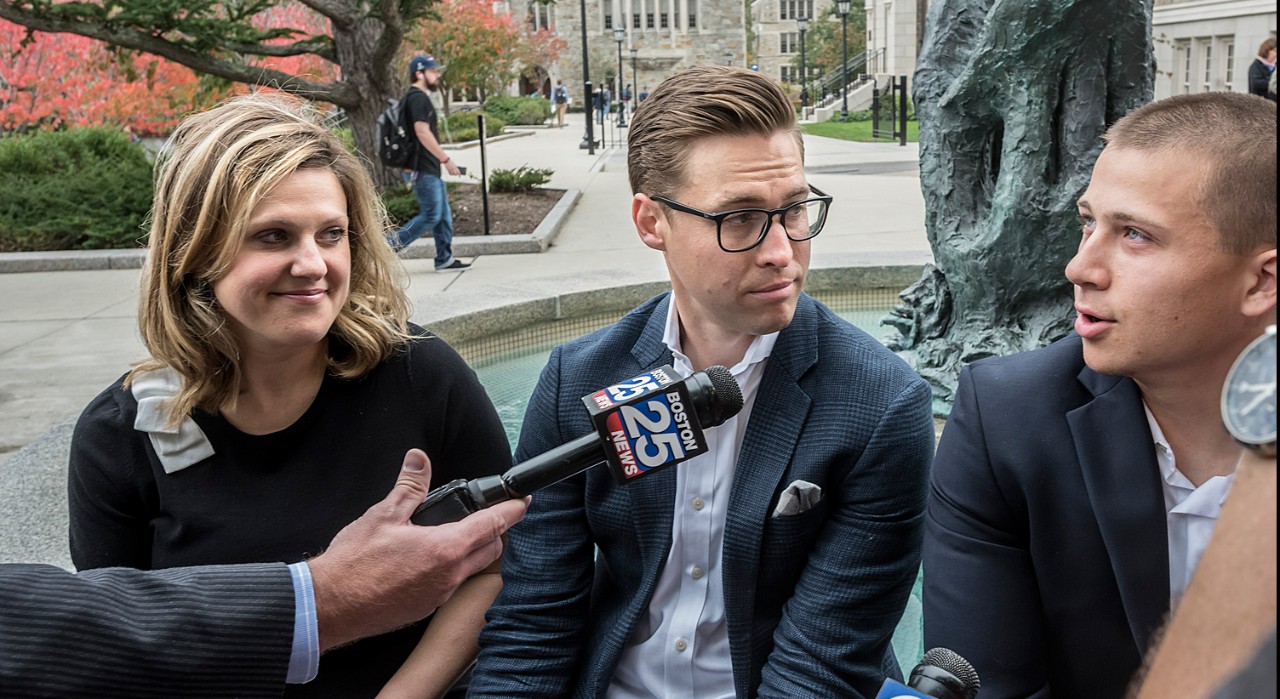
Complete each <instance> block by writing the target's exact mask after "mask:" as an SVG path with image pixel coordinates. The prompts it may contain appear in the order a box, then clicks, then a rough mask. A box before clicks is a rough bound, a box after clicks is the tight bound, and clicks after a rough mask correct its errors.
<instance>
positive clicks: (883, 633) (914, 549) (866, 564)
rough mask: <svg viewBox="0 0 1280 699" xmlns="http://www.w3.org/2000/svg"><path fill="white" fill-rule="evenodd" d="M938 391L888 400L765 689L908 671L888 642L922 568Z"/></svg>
mask: <svg viewBox="0 0 1280 699" xmlns="http://www.w3.org/2000/svg"><path fill="white" fill-rule="evenodd" d="M933 444H934V429H933V419H932V409H931V393H930V390H929V387H928V384H926V383H925V382H924V381H922V380H919V379H916V380H914V381H912V382H911V383H909V384H908V385H907V386H906V387H905V388H903V389H902V391H901V392H900V393H899V394H898V395H897V396H896V397H895V398H894V399H893V401H892V402H891V403H890V404H889V405H888V407H887V409H886V410H885V411H884V412H883V414H882V415H881V416H880V419H879V422H878V424H876V425H875V428H874V431H873V432H872V434H871V436H870V438H869V440H868V441H867V443H866V447H865V449H864V450H863V452H862V454H861V455H860V456H859V457H858V460H857V462H856V463H855V464H854V465H853V467H852V468H851V469H849V475H848V476H846V477H845V479H844V481H843V482H842V483H840V488H841V492H840V493H839V498H840V501H839V503H838V504H837V505H835V506H833V510H832V511H831V513H830V514H829V516H828V521H827V523H826V525H825V526H824V529H823V531H822V533H821V535H820V536H819V539H818V540H817V542H816V544H815V546H814V549H813V551H812V553H811V554H810V555H809V557H808V563H807V565H806V568H805V570H804V572H803V573H802V575H801V577H800V580H799V583H798V584H797V585H796V588H795V593H794V594H793V595H792V597H791V599H790V600H789V601H788V602H787V604H786V606H785V607H784V609H783V615H782V620H781V622H780V623H779V624H778V627H777V630H776V631H775V632H774V639H773V640H774V650H773V652H772V654H771V655H770V656H769V659H768V662H767V663H766V665H765V666H764V669H763V673H762V678H761V685H760V692H759V696H760V697H762V698H763V697H776V698H779V699H781V698H784V697H787V698H795V697H850V698H855V697H857V698H860V697H867V698H869V697H874V696H875V695H876V693H877V692H878V691H879V689H880V686H881V684H882V683H883V681H884V678H885V676H886V674H891V675H893V676H900V671H899V670H898V669H897V663H896V661H895V660H894V655H893V651H892V647H891V645H890V641H891V638H892V636H893V631H894V629H895V628H896V626H897V624H898V622H899V621H900V620H901V618H902V612H903V609H905V607H906V603H907V598H908V597H909V595H910V593H911V588H912V586H913V585H914V584H915V580H916V575H917V573H918V571H919V568H920V542H921V536H922V526H923V516H924V507H925V493H926V490H927V487H928V478H929V464H930V461H931V459H932V457H933Z"/></svg>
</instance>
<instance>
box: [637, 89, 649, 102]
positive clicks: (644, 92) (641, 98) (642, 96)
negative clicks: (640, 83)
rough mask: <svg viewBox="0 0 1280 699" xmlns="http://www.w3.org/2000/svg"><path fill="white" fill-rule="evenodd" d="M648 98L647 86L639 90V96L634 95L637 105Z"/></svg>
mask: <svg viewBox="0 0 1280 699" xmlns="http://www.w3.org/2000/svg"><path fill="white" fill-rule="evenodd" d="M648 96H649V86H648V85H645V86H644V87H643V88H641V89H640V94H639V95H636V104H637V105H639V104H640V103H641V102H643V101H644V100H645V98H646V97H648Z"/></svg>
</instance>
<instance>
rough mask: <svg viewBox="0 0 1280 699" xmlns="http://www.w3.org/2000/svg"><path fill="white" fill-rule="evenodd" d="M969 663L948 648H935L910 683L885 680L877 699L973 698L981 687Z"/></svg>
mask: <svg viewBox="0 0 1280 699" xmlns="http://www.w3.org/2000/svg"><path fill="white" fill-rule="evenodd" d="M981 686H982V685H981V683H980V682H979V681H978V673H977V671H976V670H974V669H973V666H972V665H970V664H969V661H968V660H965V659H964V658H962V657H960V654H959V653H956V652H955V651H952V650H948V649H946V648H933V649H930V650H929V651H928V652H927V653H925V654H924V657H923V658H921V659H920V662H919V664H917V665H916V667H915V669H914V670H912V671H911V676H910V677H909V678H907V684H906V685H903V684H902V683H901V682H897V681H895V680H885V681H884V685H883V686H882V687H880V693H879V694H877V695H876V699H973V698H974V696H975V695H976V694H977V693H978V689H979V688H980V687H981Z"/></svg>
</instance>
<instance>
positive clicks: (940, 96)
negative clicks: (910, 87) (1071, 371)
mask: <svg viewBox="0 0 1280 699" xmlns="http://www.w3.org/2000/svg"><path fill="white" fill-rule="evenodd" d="M1151 2H1152V0H1141V1H1140V2H1114V0H1043V1H1041V2H1030V3H1029V2H1026V1H1025V0H941V1H940V2H938V3H936V4H935V5H933V7H932V8H931V13H930V15H929V18H928V22H927V28H926V36H925V40H924V46H923V50H922V52H921V55H920V59H919V61H918V63H917V67H916V73H915V80H914V98H915V106H916V114H917V115H918V118H919V120H920V186H921V189H922V190H923V193H924V200H925V212H926V213H925V228H926V233H927V235H928V238H929V243H930V246H931V247H932V248H933V257H934V264H933V265H929V266H928V267H927V268H926V269H925V271H924V274H923V276H922V277H921V279H920V280H919V281H918V282H916V283H915V284H914V285H912V286H911V287H910V288H908V289H906V290H905V291H903V292H902V295H901V298H902V301H903V303H902V304H901V305H900V306H899V307H898V308H897V309H895V311H894V313H893V314H891V315H890V316H889V317H888V318H886V319H885V323H886V324H888V325H892V326H894V327H895V328H897V330H898V331H899V333H900V335H901V337H900V338H897V339H896V341H895V342H894V343H891V347H892V348H893V349H896V350H899V351H900V352H901V353H902V354H903V356H904V357H905V358H906V359H907V360H908V361H909V362H911V363H912V364H913V365H914V366H915V368H916V370H917V371H919V372H920V374H921V375H922V376H924V377H925V378H926V379H928V380H929V382H930V383H931V384H932V386H933V390H934V408H935V412H936V413H938V414H941V415H945V414H947V413H949V412H950V404H951V400H952V397H953V395H954V390H955V384H956V380H957V377H958V375H959V372H960V367H961V366H962V365H963V364H965V363H968V362H970V361H973V360H975V359H979V358H982V357H986V356H992V355H1002V354H1009V353H1013V352H1019V351H1023V350H1028V349H1034V348H1036V347H1041V346H1044V345H1046V344H1048V343H1050V342H1052V341H1054V340H1057V339H1059V338H1061V337H1063V336H1065V335H1066V334H1067V333H1068V332H1069V331H1070V329H1071V320H1072V318H1071V296H1072V294H1071V285H1070V283H1069V282H1067V280H1066V279H1065V277H1064V276H1063V270H1064V268H1065V267H1066V264H1067V262H1068V261H1069V260H1070V258H1071V256H1072V254H1073V253H1074V251H1075V248H1076V245H1077V243H1078V241H1079V237H1080V230H1079V224H1078V222H1077V214H1076V206H1075V202H1076V199H1077V198H1078V197H1079V196H1080V194H1081V193H1083V191H1084V189H1085V187H1086V186H1087V185H1088V182H1089V176H1090V172H1091V170H1092V168H1093V163H1094V160H1095V159H1096V158H1097V155H1098V153H1099V152H1100V151H1101V148H1102V142H1101V136H1102V133H1103V132H1104V131H1105V130H1106V128H1107V127H1108V126H1109V125H1111V124H1112V123H1114V122H1115V121H1116V120H1117V119H1118V118H1120V117H1121V116H1123V115H1124V114H1125V113H1127V112H1129V111H1130V110H1132V109H1134V108H1136V107H1138V106H1141V105H1142V104H1144V103H1146V102H1148V101H1150V99H1151V94H1152V81H1153V77H1154V59H1153V53H1152V43H1151Z"/></svg>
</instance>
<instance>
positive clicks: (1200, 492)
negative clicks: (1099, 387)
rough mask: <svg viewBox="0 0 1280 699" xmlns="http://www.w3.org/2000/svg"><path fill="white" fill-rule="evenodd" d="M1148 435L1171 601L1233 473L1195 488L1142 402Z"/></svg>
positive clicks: (1192, 566)
mask: <svg viewBox="0 0 1280 699" xmlns="http://www.w3.org/2000/svg"><path fill="white" fill-rule="evenodd" d="M1142 408H1143V410H1144V411H1146V413H1147V424H1148V425H1150V426H1151V437H1152V440H1153V441H1154V442H1155V449H1156V463H1158V464H1159V465H1160V478H1161V482H1160V486H1161V487H1162V488H1163V490H1164V508H1165V512H1167V513H1168V515H1167V517H1168V525H1169V598H1170V601H1171V602H1172V603H1173V604H1175V605H1176V604H1177V603H1178V600H1180V599H1182V595H1183V594H1184V593H1186V591H1187V584H1188V583H1190V582H1191V576H1192V574H1194V573H1195V572H1196V566H1197V565H1199V564H1200V556H1201V555H1203V554H1204V549H1205V547H1206V546H1208V545H1209V537H1210V536H1212V535H1213V528H1214V527H1215V526H1217V524H1218V517H1219V516H1221V514H1222V503H1224V502H1226V499H1227V493H1228V492H1229V491H1230V490H1231V483H1232V482H1233V481H1234V480H1235V477H1236V474H1235V473H1231V474H1228V475H1225V476H1214V477H1213V478H1210V479H1209V480H1207V481H1205V482H1204V483H1201V484H1200V487H1199V488H1197V487H1196V486H1195V485H1193V484H1192V483H1191V480H1190V479H1188V478H1187V477H1186V476H1184V475H1182V472H1181V471H1179V470H1178V466H1177V460H1176V459H1175V458H1174V455H1173V448H1172V447H1170V446H1169V441H1168V440H1167V439H1165V436H1164V432H1163V431H1162V430H1161V429H1160V425H1159V423H1157V422H1156V418H1155V416H1154V415H1152V414H1151V410H1150V409H1148V408H1147V406H1146V404H1145V403H1143V405H1142Z"/></svg>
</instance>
